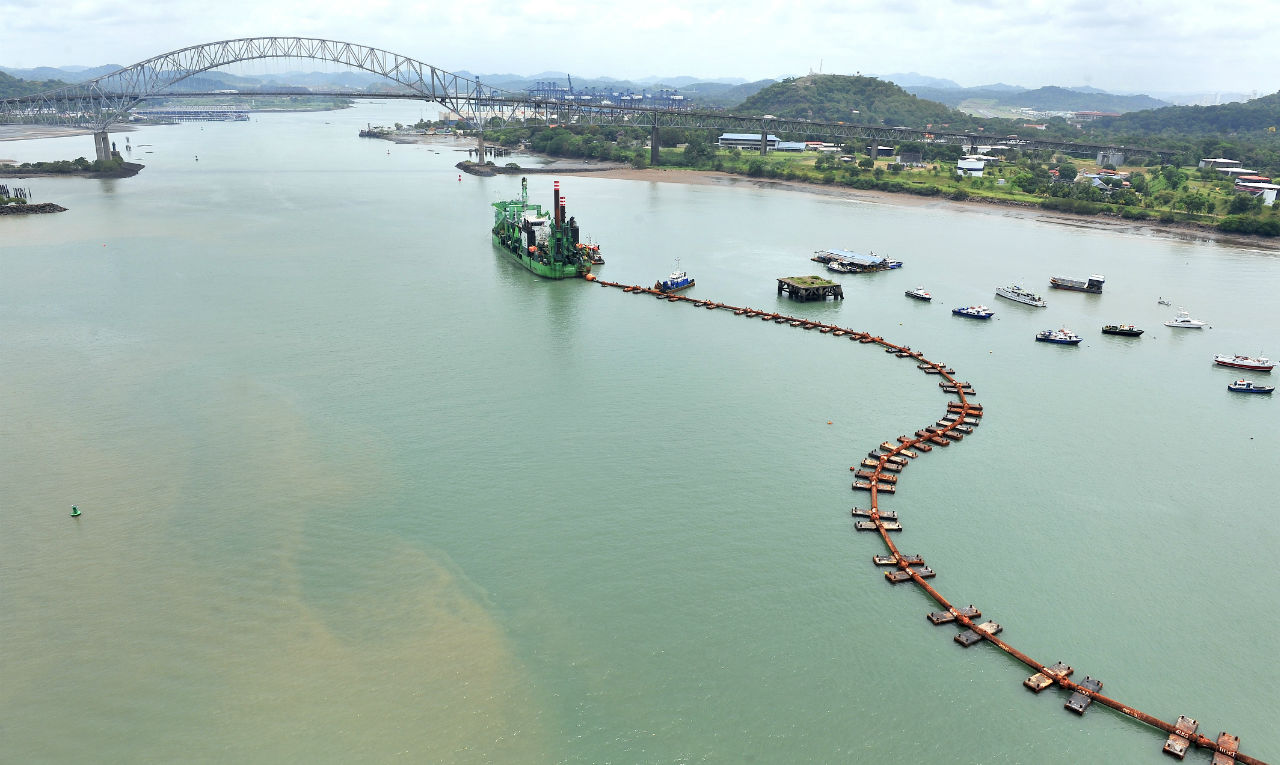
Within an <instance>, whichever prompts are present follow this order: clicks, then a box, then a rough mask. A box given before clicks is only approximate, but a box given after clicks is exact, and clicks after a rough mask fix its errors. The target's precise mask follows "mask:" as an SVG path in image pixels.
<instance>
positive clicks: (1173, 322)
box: [1164, 308, 1205, 329]
mask: <svg viewBox="0 0 1280 765" xmlns="http://www.w3.org/2000/svg"><path fill="white" fill-rule="evenodd" d="M1164 325H1165V326H1166V327H1176V328H1177V329H1202V328H1203V327H1204V325H1205V322H1203V321H1200V320H1199V319H1193V318H1191V314H1189V313H1187V310H1186V309H1185V308H1180V309H1178V315H1177V316H1175V317H1173V318H1172V319H1170V320H1168V321H1166V322H1165V323H1164Z"/></svg>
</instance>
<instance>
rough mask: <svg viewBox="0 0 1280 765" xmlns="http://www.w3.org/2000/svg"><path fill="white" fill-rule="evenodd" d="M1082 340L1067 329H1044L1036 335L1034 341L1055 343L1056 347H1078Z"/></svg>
mask: <svg viewBox="0 0 1280 765" xmlns="http://www.w3.org/2000/svg"><path fill="white" fill-rule="evenodd" d="M1081 339H1082V338H1081V337H1080V336H1079V335H1077V334H1076V333H1074V332H1072V331H1071V330H1069V329H1066V328H1063V329H1046V330H1043V331H1041V332H1037V333H1036V340H1037V341H1038V342H1041V343H1057V344H1058V345H1079V344H1080V340H1081Z"/></svg>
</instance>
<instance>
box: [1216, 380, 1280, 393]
mask: <svg viewBox="0 0 1280 765" xmlns="http://www.w3.org/2000/svg"><path fill="white" fill-rule="evenodd" d="M1275 389H1276V387H1275V386H1274V385H1254V384H1253V380H1236V381H1235V382H1233V383H1228V384H1227V390H1230V391H1235V392H1236V393H1270V392H1271V391H1273V390H1275Z"/></svg>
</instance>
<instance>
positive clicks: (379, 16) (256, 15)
mask: <svg viewBox="0 0 1280 765" xmlns="http://www.w3.org/2000/svg"><path fill="white" fill-rule="evenodd" d="M0 17H3V18H4V19H5V23H4V24H3V25H2V26H0V64H3V65H5V66H27V67H30V66H38V65H62V64H82V65H90V66H91V65H97V64H101V63H107V62H114V63H120V64H130V63H134V62H137V61H142V60H144V59H147V58H151V57H153V56H155V55H158V54H161V53H164V52H166V51H170V50H175V49H178V48H183V47H186V46H190V45H196V44H199V43H203V42H213V41H217V40H223V39H230V38H236V37H252V36H260V35H297V36H315V37H327V38H331V39H338V40H347V41H350V42H355V43H360V44H364V45H370V46H374V47H379V48H383V49H386V50H391V51H394V52H396V53H401V54H403V55H406V56H410V57H412V58H416V59H419V60H422V61H425V62H427V63H429V64H433V65H435V66H439V67H442V68H444V69H447V70H461V69H465V70H468V71H472V72H495V73H496V72H513V73H522V74H533V73H536V72H540V71H546V70H558V71H565V70H567V71H571V72H574V73H575V74H581V75H583V76H600V75H609V76H614V77H623V78H625V77H643V76H647V75H654V74H657V75H668V76H670V75H679V74H687V75H693V76H698V77H711V76H737V77H743V78H746V79H749V80H753V79H760V78H763V77H777V76H780V75H786V74H803V73H805V72H807V71H809V69H810V68H817V67H818V66H819V62H821V65H822V68H823V70H824V71H827V72H839V73H850V74H851V73H853V72H858V71H862V72H889V71H917V72H921V73H923V74H928V75H932V76H936V77H947V78H950V79H953V80H956V81H958V82H960V83H961V84H965V85H978V84H984V83H989V82H995V81H1006V82H1010V81H1012V82H1015V83H1018V84H1023V85H1027V86H1037V85H1042V84H1057V85H1073V84H1080V83H1082V82H1090V83H1092V84H1094V85H1097V86H1098V87H1103V88H1107V89H1110V90H1123V91H1139V90H1165V91H1169V90H1191V89H1207V90H1214V89H1218V90H1251V89H1252V90H1259V91H1262V92H1271V91H1274V90H1277V89H1280V81H1278V80H1277V78H1276V77H1275V76H1274V75H1273V74H1272V72H1273V71H1274V70H1275V67H1274V65H1273V63H1272V61H1271V59H1270V56H1269V49H1270V47H1271V46H1270V44H1269V41H1268V39H1267V31H1268V30H1269V29H1271V28H1274V27H1275V25H1276V22H1277V21H1280V10H1278V9H1277V7H1276V6H1274V5H1272V4H1269V3H1266V2H1263V1H1262V0H1231V1H1230V2H1227V3H1225V4H1216V5H1210V6H1206V5H1203V4H1199V3H1192V2H1190V0H1172V1H1166V2H1157V1H1156V0H1131V2H1127V3H1116V2H1114V1H1113V0H950V1H949V2H942V3H939V2H936V0H902V1H901V2H898V3H895V4H883V3H854V4H850V3H848V2H837V1H836V0H819V2H816V3H813V4H810V5H804V6H797V5H795V4H794V3H789V2H782V1H781V0H737V2H735V3H733V4H732V5H728V4H725V3H723V2H722V1H721V0H652V2H650V3H647V4H644V5H641V6H636V5H634V4H623V3H614V4H601V3H591V2H586V0H561V1H560V2H558V3H556V4H532V3H515V4H512V3H503V2H498V0H467V1H465V2H453V3H440V4H435V3H433V4H415V3H402V2H391V1H390V0H362V1H361V2H358V3H352V2H349V0H343V1H342V2H337V1H336V0H311V1H310V2H303V1H302V0H283V2H271V3H260V2H251V1H250V0H224V1H222V2H208V1H207V0H205V1H204V2H199V3H196V2H191V0H170V1H169V2H162V1H161V0H137V1H136V2H133V3H130V4H127V5H121V4H119V3H118V2H105V1H102V0H48V1H47V2H45V3H43V4H41V5H40V6H39V9H38V10H36V9H35V6H32V5H30V4H29V3H26V2H19V0H0Z"/></svg>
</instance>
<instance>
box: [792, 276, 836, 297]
mask: <svg viewBox="0 0 1280 765" xmlns="http://www.w3.org/2000/svg"><path fill="white" fill-rule="evenodd" d="M778 294H779V295H783V294H785V295H786V296H787V297H789V298H791V299H792V300H799V301H800V302H802V303H807V302H808V301H810V300H826V299H827V298H833V299H835V300H844V289H843V288H842V287H841V286H840V285H839V284H836V283H835V282H833V281H831V280H830V279H823V278H822V277H821V276H788V277H784V278H780V279H778Z"/></svg>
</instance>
